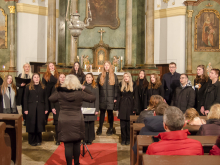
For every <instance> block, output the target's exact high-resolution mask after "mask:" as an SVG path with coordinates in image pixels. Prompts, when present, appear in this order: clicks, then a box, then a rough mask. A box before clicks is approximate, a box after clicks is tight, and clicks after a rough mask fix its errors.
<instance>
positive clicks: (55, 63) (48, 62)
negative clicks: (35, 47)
mask: <svg viewBox="0 0 220 165" xmlns="http://www.w3.org/2000/svg"><path fill="white" fill-rule="evenodd" d="M49 63H53V64H54V65H56V62H48V61H47V63H46V64H45V65H48V64H49Z"/></svg>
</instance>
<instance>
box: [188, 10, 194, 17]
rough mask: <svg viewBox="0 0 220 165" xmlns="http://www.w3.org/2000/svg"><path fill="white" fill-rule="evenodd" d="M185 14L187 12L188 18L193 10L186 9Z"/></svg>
mask: <svg viewBox="0 0 220 165" xmlns="http://www.w3.org/2000/svg"><path fill="white" fill-rule="evenodd" d="M187 14H188V18H191V17H192V14H193V10H187Z"/></svg>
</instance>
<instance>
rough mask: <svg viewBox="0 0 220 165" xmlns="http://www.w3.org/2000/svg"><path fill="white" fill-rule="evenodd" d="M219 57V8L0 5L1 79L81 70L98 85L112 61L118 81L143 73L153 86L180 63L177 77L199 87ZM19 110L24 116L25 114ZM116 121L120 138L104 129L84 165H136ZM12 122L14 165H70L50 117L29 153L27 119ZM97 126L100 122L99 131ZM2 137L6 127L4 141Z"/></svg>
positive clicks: (41, 0) (187, 4) (37, 0)
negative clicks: (202, 69)
mask: <svg viewBox="0 0 220 165" xmlns="http://www.w3.org/2000/svg"><path fill="white" fill-rule="evenodd" d="M74 21H75V23H76V22H77V21H78V22H77V23H78V25H76V26H74V25H73V24H72V23H73V22H74ZM79 21H80V22H79ZM77 26H78V27H77ZM204 27H206V28H204ZM207 27H208V28H207ZM71 28H72V29H71ZM74 28H79V29H77V30H75V29H74ZM74 30H75V31H74ZM219 52H220V0H108V1H107V0H0V68H1V69H0V75H1V77H2V78H3V77H5V76H6V75H8V74H10V75H12V76H13V78H14V77H17V76H18V74H20V73H22V70H23V65H24V64H25V63H29V64H30V66H31V70H32V72H33V73H40V75H41V78H42V76H43V73H44V72H46V70H47V64H49V63H54V64H55V65H56V68H57V70H58V72H60V73H65V74H68V73H69V72H70V70H71V68H72V67H73V65H74V63H75V62H79V63H80V65H81V68H83V71H84V72H86V73H87V72H92V73H93V74H94V76H95V78H97V76H98V75H99V72H100V69H101V67H102V66H103V63H104V61H110V62H111V63H112V65H114V71H115V74H116V75H117V77H118V79H119V81H121V80H122V78H123V74H124V72H130V73H131V76H132V79H133V81H135V80H136V79H137V77H138V74H139V72H140V71H141V70H145V73H146V75H147V79H148V80H149V79H150V75H151V74H152V73H156V74H158V75H159V76H160V78H161V79H162V76H163V75H164V74H165V73H168V72H169V63H171V62H174V63H176V66H177V70H176V71H177V72H178V73H186V74H187V75H188V76H189V80H191V82H192V83H193V80H194V79H195V77H196V71H197V70H196V69H197V66H198V65H200V64H203V65H205V66H206V67H207V68H209V67H212V68H220V57H219ZM17 108H18V112H19V114H22V112H21V111H22V110H21V106H18V107H17ZM114 119H115V121H114V127H115V129H116V134H114V135H112V136H107V135H106V134H105V132H106V131H107V129H108V128H107V122H105V123H104V126H103V134H102V135H96V138H95V140H94V141H93V144H92V145H91V146H89V145H88V147H89V150H90V152H91V155H92V156H93V157H94V159H91V158H90V155H89V153H88V152H86V155H85V157H83V156H80V161H81V164H83V165H87V164H90V165H91V164H93V165H97V164H102V165H128V164H132V165H133V164H134V162H133V161H134V159H136V158H134V156H133V153H132V152H133V151H132V146H131V145H132V144H134V143H131V144H130V145H125V146H123V145H121V137H120V134H121V133H120V120H119V119H117V112H114ZM2 120H3V121H4V117H1V115H0V122H2ZM14 120H15V121H14V125H15V126H10V124H9V126H7V122H6V129H10V127H16V131H18V132H16V137H17V136H21V137H20V138H18V137H17V138H16V139H15V141H16V145H18V146H17V149H16V151H15V154H14V155H12V157H14V159H15V162H14V164H15V165H61V164H62V165H65V163H66V162H65V155H64V145H62V144H61V145H60V146H57V145H55V141H54V129H55V127H54V125H53V115H52V114H50V115H49V119H48V124H47V125H46V127H45V129H46V131H45V132H43V134H42V138H43V142H42V145H40V146H30V145H29V144H28V134H27V133H26V126H23V121H22V118H18V119H14ZM21 121H22V125H21V126H20V127H19V129H18V128H17V127H18V126H16V125H19V123H20V122H21ZM131 122H132V121H131ZM132 124H133V123H132ZM98 125H99V123H98V121H95V130H97V128H98ZM133 128H135V127H133V126H132V129H133ZM3 129H4V127H3V125H1V123H0V135H3V136H4V134H2V130H3ZM137 129H139V128H137ZM19 130H20V131H21V132H20V133H19ZM3 132H4V130H3ZM134 132H135V131H134ZM134 132H132V133H134ZM17 133H18V134H17ZM132 133H131V134H132ZM135 133H136V135H133V136H135V137H136V136H137V132H135ZM2 138H3V137H2V136H0V139H2ZM135 141H136V139H135ZM2 145H3V144H2ZM0 147H1V140H0ZM0 150H2V149H0ZM85 150H87V149H86V148H85ZM0 154H4V153H3V152H2V151H0ZM19 154H20V157H19ZM140 160H141V161H142V159H140ZM139 164H142V163H141V162H140V161H139ZM2 165H3V164H2Z"/></svg>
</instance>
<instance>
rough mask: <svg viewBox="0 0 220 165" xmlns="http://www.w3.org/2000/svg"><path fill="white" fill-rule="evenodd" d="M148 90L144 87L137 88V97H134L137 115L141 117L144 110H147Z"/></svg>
mask: <svg viewBox="0 0 220 165" xmlns="http://www.w3.org/2000/svg"><path fill="white" fill-rule="evenodd" d="M147 88H148V86H146V87H142V86H140V85H138V86H136V88H135V91H134V92H135V96H134V101H135V107H134V111H136V114H137V115H139V114H140V113H141V112H142V111H143V110H144V109H147V106H148V104H147Z"/></svg>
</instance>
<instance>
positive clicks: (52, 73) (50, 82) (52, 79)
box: [42, 63, 59, 124]
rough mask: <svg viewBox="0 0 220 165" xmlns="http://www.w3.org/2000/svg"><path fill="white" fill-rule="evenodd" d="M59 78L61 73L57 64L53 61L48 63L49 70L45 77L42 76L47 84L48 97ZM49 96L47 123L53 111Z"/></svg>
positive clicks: (43, 81)
mask: <svg viewBox="0 0 220 165" xmlns="http://www.w3.org/2000/svg"><path fill="white" fill-rule="evenodd" d="M58 78H59V73H58V71H57V69H56V67H55V65H54V64H53V63H49V64H48V65H47V71H46V72H45V73H44V75H43V78H42V83H43V84H44V85H45V86H46V94H47V97H48V98H49V97H50V95H51V94H52V89H53V87H54V86H55V84H56V83H57V80H58ZM48 98H47V102H48V105H49V109H48V113H47V114H46V124H47V119H48V116H49V113H50V112H52V108H51V104H50V102H49V100H48Z"/></svg>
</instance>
